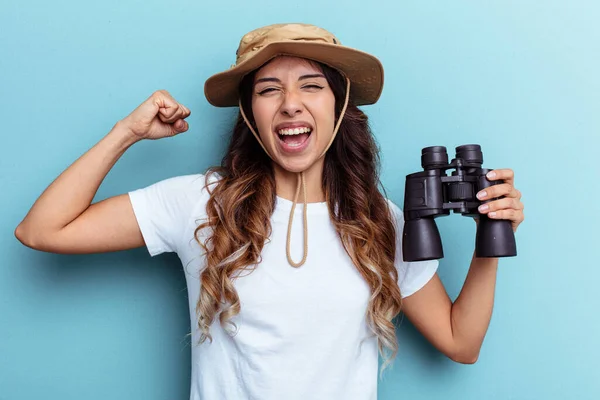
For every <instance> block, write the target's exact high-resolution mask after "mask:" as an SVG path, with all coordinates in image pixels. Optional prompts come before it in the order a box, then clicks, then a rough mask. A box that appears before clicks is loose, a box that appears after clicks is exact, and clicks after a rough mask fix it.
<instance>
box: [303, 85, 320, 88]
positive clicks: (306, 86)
mask: <svg viewBox="0 0 600 400" xmlns="http://www.w3.org/2000/svg"><path fill="white" fill-rule="evenodd" d="M302 88H303V89H323V86H319V85H305V86H302Z"/></svg>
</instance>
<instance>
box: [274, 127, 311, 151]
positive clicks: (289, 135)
mask: <svg viewBox="0 0 600 400" xmlns="http://www.w3.org/2000/svg"><path fill="white" fill-rule="evenodd" d="M311 133H312V129H311V128H308V127H301V128H289V129H280V130H279V131H277V136H279V140H281V141H282V142H283V143H284V144H285V145H286V146H289V147H300V146H302V144H304V143H305V142H306V141H307V140H308V138H309V137H310V134H311Z"/></svg>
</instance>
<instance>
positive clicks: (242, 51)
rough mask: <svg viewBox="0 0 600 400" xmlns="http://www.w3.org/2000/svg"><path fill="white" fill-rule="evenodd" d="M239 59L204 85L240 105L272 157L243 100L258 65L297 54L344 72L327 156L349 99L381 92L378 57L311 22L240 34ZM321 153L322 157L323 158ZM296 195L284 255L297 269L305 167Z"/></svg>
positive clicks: (211, 96)
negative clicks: (293, 249) (293, 248)
mask: <svg viewBox="0 0 600 400" xmlns="http://www.w3.org/2000/svg"><path fill="white" fill-rule="evenodd" d="M236 55H237V58H236V63H235V64H233V65H232V66H231V68H229V69H228V70H227V71H224V72H221V73H218V74H216V75H213V76H211V77H210V78H209V79H208V80H207V81H206V83H205V84H204V94H205V95H206V99H207V100H208V102H209V103H210V104H212V105H214V106H217V107H234V106H239V107H240V113H241V115H242V117H243V118H244V121H245V122H246V124H247V126H248V129H249V130H250V131H251V132H252V134H253V135H254V137H255V138H256V140H257V141H258V143H259V144H260V145H261V147H262V148H263V150H264V151H265V153H267V155H268V156H269V157H271V158H272V159H273V157H272V155H271V154H269V151H268V150H267V148H266V147H265V146H264V144H263V142H262V140H261V139H260V135H259V134H258V133H257V132H256V130H255V129H254V128H253V126H252V124H251V123H250V122H249V121H248V118H247V117H246V114H245V113H244V110H243V107H242V103H241V101H240V98H239V85H240V82H241V81H242V79H243V78H244V76H245V75H247V74H248V73H250V72H252V71H254V70H255V69H258V68H260V67H261V66H263V65H264V64H265V63H267V62H268V61H269V60H271V59H273V58H275V57H277V56H282V55H285V56H295V57H301V58H306V59H310V60H314V61H318V62H321V63H323V64H326V65H328V66H330V67H332V68H334V69H336V70H338V71H340V72H341V73H342V74H343V75H344V78H345V80H346V92H345V99H344V105H343V107H342V110H341V112H340V116H339V118H338V121H337V123H336V125H335V127H334V130H333V134H332V136H331V139H330V141H329V144H327V146H326V147H325V150H324V151H323V153H322V154H321V155H320V157H323V156H324V155H325V153H326V152H327V150H328V149H329V147H330V146H331V144H332V143H333V140H334V138H335V136H336V134H337V132H338V130H339V128H340V125H341V122H342V120H343V118H344V115H345V112H346V109H347V107H348V103H349V100H350V98H352V100H353V103H354V104H355V105H357V106H360V105H367V104H373V103H375V102H376V101H377V100H378V99H379V96H380V95H381V91H382V90H383V66H382V65H381V62H380V61H379V60H378V59H377V58H376V57H374V56H372V55H370V54H367V53H364V52H362V51H360V50H356V49H353V48H350V47H345V46H342V45H341V43H340V41H339V40H338V39H337V38H336V37H335V36H334V35H333V34H331V33H330V32H328V31H326V30H325V29H323V28H319V27H318V26H315V25H308V24H275V25H269V26H265V27H262V28H258V29H255V30H253V31H251V32H249V33H247V34H246V35H244V36H243V37H242V40H241V41H240V45H239V47H238V50H237V52H236ZM320 157H319V158H320ZM297 175H298V181H297V185H296V194H295V196H294V201H293V204H292V209H291V211H290V220H289V223H288V231H287V240H286V256H287V259H288V262H289V264H290V265H291V266H293V267H296V268H297V267H300V266H302V265H304V263H305V262H306V259H307V257H308V227H307V216H306V209H307V207H306V203H307V195H306V182H305V176H304V171H303V172H299V173H298V174H297ZM300 189H302V195H303V198H304V205H305V206H304V207H303V223H304V225H303V228H304V229H303V239H304V251H303V256H302V259H301V260H300V261H299V262H296V261H294V260H293V259H292V256H291V253H290V243H291V240H292V239H291V228H292V224H293V219H294V210H295V209H296V204H297V203H298V197H299V195H300Z"/></svg>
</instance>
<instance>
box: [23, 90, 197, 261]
mask: <svg viewBox="0 0 600 400" xmlns="http://www.w3.org/2000/svg"><path fill="white" fill-rule="evenodd" d="M189 114H190V112H189V110H188V109H187V108H185V107H184V106H182V105H180V104H178V103H177V102H175V100H174V99H172V97H170V95H169V94H168V93H167V92H163V91H159V92H155V93H154V94H153V95H152V96H150V98H148V99H147V100H146V101H145V102H144V103H142V104H141V105H140V106H139V107H138V108H137V109H136V110H135V111H134V112H132V113H131V114H130V115H129V116H128V117H126V118H125V119H123V120H122V121H119V122H117V124H115V126H114V127H113V129H112V130H111V131H110V132H109V133H108V134H107V135H106V136H105V137H104V138H103V139H102V140H100V142H98V143H97V144H96V145H95V146H94V147H92V148H91V149H90V150H88V151H87V152H86V153H85V154H84V155H82V156H81V157H80V158H79V159H77V160H76V161H75V162H74V163H73V164H72V165H71V166H69V167H68V168H67V169H66V170H65V171H64V172H63V173H62V174H60V176H58V178H56V179H55V180H54V181H53V182H52V183H51V184H50V186H48V188H46V190H45V191H44V192H43V193H42V195H41V196H40V197H39V198H38V199H37V200H36V201H35V203H34V205H33V206H32V208H31V209H30V210H29V212H28V213H27V215H26V216H25V218H24V219H23V221H22V222H21V223H20V224H19V226H17V228H16V230H15V236H16V237H17V238H18V239H19V240H20V241H21V242H22V243H23V244H25V245H26V246H29V247H31V248H35V249H38V250H42V251H48V252H55V253H69V254H76V253H94V252H108V251H117V250H124V249H130V248H135V247H140V246H142V245H144V240H143V237H142V234H141V232H140V230H139V227H138V224H137V220H136V218H135V215H134V213H133V209H132V206H131V203H130V201H129V196H128V195H127V194H122V195H118V196H115V197H111V198H109V199H106V200H102V201H100V202H98V203H95V204H91V202H92V200H93V198H94V196H95V195H96V192H97V191H98V188H99V187H100V184H101V183H102V181H103V180H104V178H105V177H106V175H107V174H108V172H109V171H110V170H111V168H112V167H113V166H114V165H115V163H116V162H117V161H118V160H119V158H120V157H121V156H122V155H123V154H124V153H125V151H126V150H127V149H128V148H129V147H130V146H132V145H133V144H134V143H136V142H138V141H140V140H142V139H158V138H161V137H166V136H173V135H175V134H178V133H181V132H184V131H186V130H187V128H188V126H187V123H186V122H185V121H184V120H183V118H186V117H187V116H188V115H189Z"/></svg>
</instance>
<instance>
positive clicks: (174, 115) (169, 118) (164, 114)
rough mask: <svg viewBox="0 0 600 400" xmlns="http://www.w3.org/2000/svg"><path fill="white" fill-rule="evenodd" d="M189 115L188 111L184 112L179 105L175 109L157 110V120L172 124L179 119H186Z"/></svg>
mask: <svg viewBox="0 0 600 400" xmlns="http://www.w3.org/2000/svg"><path fill="white" fill-rule="evenodd" d="M189 115H190V113H189V111H186V110H185V108H184V107H183V106H182V105H181V104H177V106H176V107H173V108H168V109H164V110H163V109H160V110H159V118H160V120H161V121H162V122H165V123H168V124H170V123H173V122H175V121H177V120H179V119H184V118H187V117H188V116H189Z"/></svg>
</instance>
